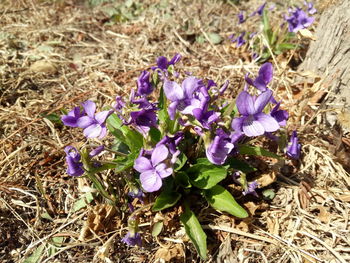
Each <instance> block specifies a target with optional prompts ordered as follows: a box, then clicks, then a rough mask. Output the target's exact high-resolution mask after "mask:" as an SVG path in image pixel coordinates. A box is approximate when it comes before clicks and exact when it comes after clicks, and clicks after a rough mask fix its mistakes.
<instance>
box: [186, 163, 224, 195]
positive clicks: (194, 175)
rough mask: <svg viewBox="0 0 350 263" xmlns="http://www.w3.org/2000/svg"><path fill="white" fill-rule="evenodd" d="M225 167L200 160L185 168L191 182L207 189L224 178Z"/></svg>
mask: <svg viewBox="0 0 350 263" xmlns="http://www.w3.org/2000/svg"><path fill="white" fill-rule="evenodd" d="M227 168H228V167H224V166H218V165H214V164H211V163H209V162H208V163H204V162H200V163H197V164H195V165H193V166H192V167H191V168H189V169H188V170H187V173H188V175H189V178H190V181H191V183H192V184H193V185H194V186H196V187H198V188H200V189H209V188H212V187H213V186H214V185H216V184H218V183H219V182H221V181H222V180H223V179H225V178H226V174H227Z"/></svg>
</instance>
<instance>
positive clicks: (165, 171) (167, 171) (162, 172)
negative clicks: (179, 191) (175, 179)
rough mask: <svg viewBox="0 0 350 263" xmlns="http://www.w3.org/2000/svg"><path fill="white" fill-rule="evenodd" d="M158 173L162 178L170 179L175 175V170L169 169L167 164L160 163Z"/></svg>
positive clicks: (157, 168)
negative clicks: (169, 177)
mask: <svg viewBox="0 0 350 263" xmlns="http://www.w3.org/2000/svg"><path fill="white" fill-rule="evenodd" d="M156 171H157V173H158V175H159V176H160V177H161V178H165V177H168V176H170V175H171V174H172V173H173V169H172V168H170V167H167V166H166V164H165V163H160V164H159V165H157V167H156Z"/></svg>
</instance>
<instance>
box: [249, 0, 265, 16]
mask: <svg viewBox="0 0 350 263" xmlns="http://www.w3.org/2000/svg"><path fill="white" fill-rule="evenodd" d="M265 6H266V2H265V3H263V4H262V5H261V6H259V7H258V9H257V10H256V11H254V12H253V13H251V14H250V16H255V15H256V14H258V15H259V16H261V15H262V14H263V12H264V9H265Z"/></svg>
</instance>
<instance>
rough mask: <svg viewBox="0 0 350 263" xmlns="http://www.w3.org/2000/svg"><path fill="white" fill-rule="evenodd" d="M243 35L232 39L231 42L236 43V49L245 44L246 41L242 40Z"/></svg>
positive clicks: (243, 33)
mask: <svg viewBox="0 0 350 263" xmlns="http://www.w3.org/2000/svg"><path fill="white" fill-rule="evenodd" d="M245 33H246V32H242V33H241V34H240V35H239V36H238V37H237V38H235V39H232V40H231V42H232V43H234V42H237V44H236V45H237V47H240V46H243V45H244V44H245V43H246V41H245V40H244V36H245Z"/></svg>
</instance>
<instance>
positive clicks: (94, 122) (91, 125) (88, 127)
mask: <svg viewBox="0 0 350 263" xmlns="http://www.w3.org/2000/svg"><path fill="white" fill-rule="evenodd" d="M82 105H83V107H84V110H85V112H86V114H87V116H83V117H80V118H79V119H78V121H77V125H78V127H80V128H83V129H84V135H85V137H87V138H96V137H98V138H99V139H101V138H103V137H105V136H106V134H107V128H106V124H105V122H106V119H107V117H108V116H109V115H110V114H111V113H112V111H101V112H99V113H97V114H96V115H95V112H96V104H95V103H94V102H92V101H90V100H88V101H85V102H84V103H83V104H82Z"/></svg>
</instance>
